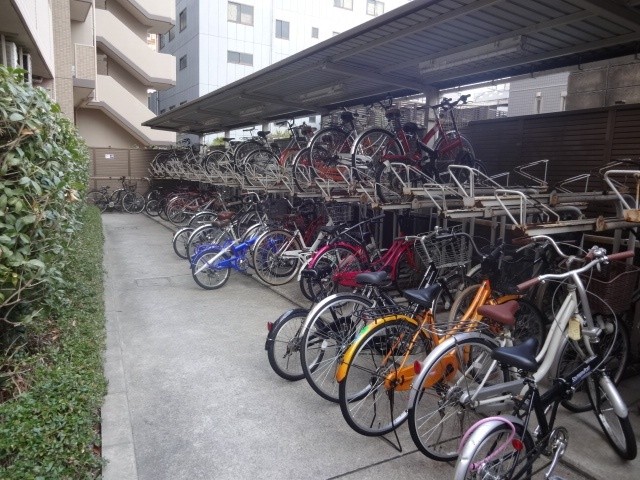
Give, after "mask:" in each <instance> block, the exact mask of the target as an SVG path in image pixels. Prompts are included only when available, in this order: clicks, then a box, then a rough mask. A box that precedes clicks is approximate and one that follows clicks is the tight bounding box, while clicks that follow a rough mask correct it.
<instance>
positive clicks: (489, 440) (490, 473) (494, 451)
mask: <svg viewBox="0 0 640 480" xmlns="http://www.w3.org/2000/svg"><path fill="white" fill-rule="evenodd" d="M509 419H510V418H509ZM513 426H514V427H515V430H516V431H515V437H514V438H515V439H518V440H520V441H521V442H522V445H523V448H522V449H520V450H516V449H515V448H514V446H513V443H512V442H509V438H510V436H511V427H510V426H509V425H507V424H506V423H505V422H503V421H500V420H499V419H496V420H489V421H488V422H487V423H486V424H485V425H482V426H479V427H478V428H477V429H476V430H475V431H474V432H473V433H471V435H470V436H469V437H468V438H467V440H466V442H465V443H464V445H462V446H461V447H460V457H459V458H458V461H457V462H456V469H455V472H454V474H453V478H454V479H455V480H494V479H497V478H504V479H506V478H511V475H512V474H517V473H518V472H519V470H520V469H522V468H523V467H524V466H525V465H523V464H524V463H525V462H526V461H527V460H531V456H532V455H533V454H534V447H535V443H534V441H533V438H532V437H531V434H530V433H529V432H528V431H526V430H525V429H524V426H523V425H522V424H521V423H520V422H513ZM499 449H500V450H499ZM487 459H489V460H488V461H486V460H487ZM531 470H532V467H531V466H529V467H527V475H525V477H520V478H531ZM523 473H524V472H523Z"/></svg>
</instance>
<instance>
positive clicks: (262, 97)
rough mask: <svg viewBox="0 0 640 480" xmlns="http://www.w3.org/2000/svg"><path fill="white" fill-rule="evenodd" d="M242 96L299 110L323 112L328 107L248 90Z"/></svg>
mask: <svg viewBox="0 0 640 480" xmlns="http://www.w3.org/2000/svg"><path fill="white" fill-rule="evenodd" d="M240 98H244V99H247V100H252V101H256V102H264V103H270V104H272V105H282V106H283V107H292V108H296V109H298V110H309V111H312V112H322V111H326V109H324V108H322V107H320V106H317V105H310V104H305V105H303V104H301V103H297V102H290V101H287V100H284V99H282V98H280V97H276V96H272V95H262V94H257V93H247V92H242V93H241V94H240Z"/></svg>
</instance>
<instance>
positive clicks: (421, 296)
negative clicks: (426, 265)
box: [402, 283, 442, 308]
mask: <svg viewBox="0 0 640 480" xmlns="http://www.w3.org/2000/svg"><path fill="white" fill-rule="evenodd" d="M440 290H442V285H440V284H439V283H436V284H434V285H429V286H428V287H427V288H413V289H410V290H405V291H404V293H403V294H402V296H403V297H404V298H406V299H407V300H409V302H411V303H417V304H418V305H420V306H422V307H425V308H431V306H432V305H433V301H434V300H435V299H436V296H437V295H438V293H440Z"/></svg>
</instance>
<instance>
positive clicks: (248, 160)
mask: <svg viewBox="0 0 640 480" xmlns="http://www.w3.org/2000/svg"><path fill="white" fill-rule="evenodd" d="M242 165H243V167H244V170H243V173H244V178H245V180H246V181H247V182H248V183H249V184H250V185H253V186H261V187H267V186H273V185H275V184H277V183H278V182H279V181H280V180H281V175H280V161H279V158H278V155H276V154H275V153H274V152H273V151H271V150H269V149H267V148H259V149H257V150H254V151H252V152H251V153H249V154H248V155H247V156H246V157H245V159H244V161H243V162H242Z"/></svg>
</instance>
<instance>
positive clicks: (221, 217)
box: [216, 211, 236, 222]
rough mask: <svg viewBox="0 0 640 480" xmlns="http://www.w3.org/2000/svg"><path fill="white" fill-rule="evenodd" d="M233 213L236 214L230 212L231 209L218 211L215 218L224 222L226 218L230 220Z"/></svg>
mask: <svg viewBox="0 0 640 480" xmlns="http://www.w3.org/2000/svg"><path fill="white" fill-rule="evenodd" d="M235 214H236V213H235V212H231V211H224V212H220V213H218V216H217V217H216V220H219V221H221V222H226V221H227V220H231V219H232V218H233V217H234V215H235Z"/></svg>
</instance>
